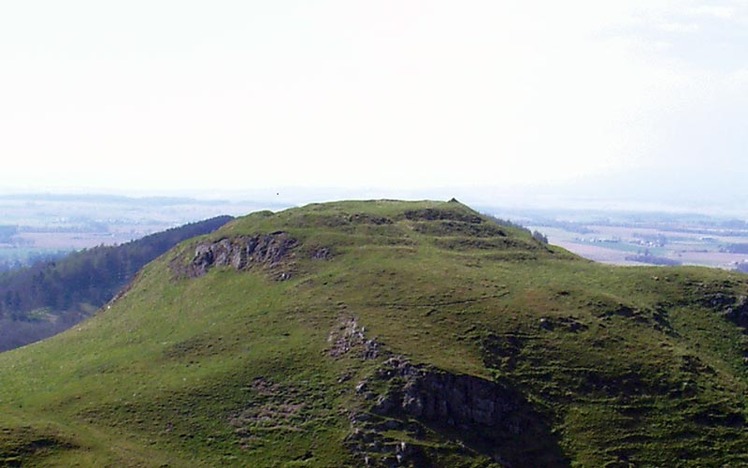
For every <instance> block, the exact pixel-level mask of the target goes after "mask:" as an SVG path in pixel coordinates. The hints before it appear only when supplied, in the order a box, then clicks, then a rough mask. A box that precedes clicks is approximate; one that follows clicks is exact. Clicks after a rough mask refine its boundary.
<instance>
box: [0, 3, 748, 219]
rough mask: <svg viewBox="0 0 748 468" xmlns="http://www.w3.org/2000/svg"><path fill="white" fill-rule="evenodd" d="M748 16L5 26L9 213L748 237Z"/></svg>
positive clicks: (554, 14) (300, 8) (44, 14)
mask: <svg viewBox="0 0 748 468" xmlns="http://www.w3.org/2000/svg"><path fill="white" fill-rule="evenodd" d="M747 22H748V6H746V5H745V3H744V2H740V1H723V2H703V1H646V2H645V1H630V2H615V3H613V2H593V1H570V2H563V3H559V2H551V1H533V2H490V1H471V2H466V3H464V2H463V3H459V4H457V3H455V2H447V1H413V2H407V3H402V2H395V1H383V2H376V3H373V4H368V3H361V2H343V1H320V2H314V3H304V2H238V1H222V2H217V3H214V4H211V5H210V7H208V6H207V5H206V4H204V3H202V2H194V1H187V2H184V1H181V2H176V1H160V2H155V3H154V2H143V1H134V2H128V3H127V4H113V3H102V2H91V1H72V2H65V3H60V2H52V1H36V2H5V3H4V4H3V5H2V6H0V67H2V72H1V73H0V132H1V137H0V153H1V154H2V155H3V168H2V169H3V170H2V172H1V173H0V188H1V189H2V191H4V192H18V191H22V192H29V191H32V192H33V191H36V192H38V191H44V192H60V191H65V192H70V191H73V192H96V193H101V192H107V193H112V192H114V193H124V194H130V195H153V194H177V193H178V194H182V195H185V194H186V195H192V196H206V197H208V196H210V197H215V196H217V195H225V194H229V195H231V196H232V197H242V196H246V194H248V193H250V194H253V196H255V197H259V196H264V197H266V198H272V197H274V196H276V194H278V196H279V197H283V196H285V197H287V199H288V200H289V201H291V202H293V203H300V202H306V201H315V200H320V199H333V198H379V197H400V198H441V199H445V198H446V197H449V196H458V197H460V198H461V199H464V200H466V201H468V202H479V201H483V202H485V201H487V200H490V201H492V202H496V201H497V200H502V201H505V202H506V203H513V204H525V205H527V204H534V205H536V206H537V205H544V204H547V203H554V204H561V205H563V206H564V207H567V208H568V207H569V205H570V204H575V203H576V204H580V205H584V203H589V201H590V200H594V201H595V202H596V203H597V204H598V205H600V204H603V205H604V206H612V205H615V206H621V205H625V206H628V205H631V206H635V207H660V208H661V207H666V208H668V209H698V210H700V211H704V210H706V209H720V210H724V211H731V212H736V211H737V212H741V213H745V210H744V209H743V208H742V207H741V206H740V205H741V202H742V197H744V196H745V195H746V189H745V188H744V187H745V184H744V183H743V181H744V180H745V177H746V175H748V174H747V173H746V172H747V169H746V166H745V164H743V162H744V149H745V148H746V147H747V146H748V145H747V144H746V143H748V142H747V141H746V138H748V137H746V133H745V131H744V129H745V123H746V117H748V106H746V99H748V98H747V97H746V96H748V69H746V66H745V62H744V60H743V58H744V57H745V56H746V52H748V41H747V40H746V34H745V31H746V27H745V26H746V23H747Z"/></svg>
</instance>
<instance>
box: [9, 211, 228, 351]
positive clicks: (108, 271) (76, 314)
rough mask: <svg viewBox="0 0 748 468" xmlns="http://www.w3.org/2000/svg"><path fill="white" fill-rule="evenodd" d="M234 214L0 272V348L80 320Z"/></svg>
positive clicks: (21, 343) (13, 346)
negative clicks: (160, 260) (176, 249)
mask: <svg viewBox="0 0 748 468" xmlns="http://www.w3.org/2000/svg"><path fill="white" fill-rule="evenodd" d="M231 219H233V218H232V217H231V216H219V217H215V218H211V219H208V220H205V221H201V222H196V223H191V224H187V225H184V226H181V227H177V228H173V229H169V230H167V231H164V232H160V233H156V234H152V235H149V236H146V237H144V238H142V239H138V240H135V241H132V242H128V243H126V244H122V245H117V246H100V247H95V248H92V249H86V250H83V251H80V252H76V253H72V254H70V255H67V256H65V257H63V258H61V259H59V260H57V261H54V262H40V263H37V264H35V265H33V266H31V267H28V268H22V269H18V270H13V271H10V272H7V273H4V274H1V275H0V351H3V350H7V349H12V348H16V347H18V346H22V345H25V344H28V343H31V342H34V341H37V340H40V339H42V338H46V337H48V336H51V335H53V334H55V333H58V332H60V331H62V330H64V329H66V328H69V327H70V326H72V325H74V324H76V323H78V322H80V321H81V320H82V319H84V318H86V317H88V316H90V315H91V314H92V313H93V312H95V311H96V310H97V309H98V308H100V307H102V306H103V305H104V304H105V303H106V302H108V301H109V300H111V299H112V298H113V297H114V295H115V294H117V292H118V291H120V290H121V289H122V288H123V287H124V286H125V285H127V283H129V282H130V281H131V280H132V279H133V277H134V276H135V273H137V272H138V270H140V269H141V268H142V267H143V266H144V265H145V264H147V263H148V262H150V261H152V260H154V259H155V258H156V257H158V256H159V255H161V254H163V253H164V252H166V251H167V250H169V249H170V248H172V247H174V246H175V245H176V244H178V243H179V242H182V241H184V240H186V239H189V238H191V237H194V236H199V235H203V234H208V233H210V232H213V231H215V230H216V229H218V228H219V227H221V226H222V225H224V224H226V223H227V222H228V221H230V220H231Z"/></svg>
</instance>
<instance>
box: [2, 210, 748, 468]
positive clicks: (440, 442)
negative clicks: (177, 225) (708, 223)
mask: <svg viewBox="0 0 748 468" xmlns="http://www.w3.org/2000/svg"><path fill="white" fill-rule="evenodd" d="M746 326H748V277H746V276H745V275H742V274H738V273H732V272H727V271H720V270H713V269H706V268H697V267H672V268H661V267H654V266H642V267H627V268H624V267H612V266H607V265H600V264H595V263H593V262H591V261H587V260H584V259H581V258H580V257H577V256H575V255H573V254H571V253H569V252H568V251H565V250H564V249H561V248H559V247H555V246H552V245H547V244H545V243H544V242H543V239H541V238H540V236H537V238H533V236H532V234H531V233H529V232H527V231H525V230H523V229H519V228H517V227H514V226H509V225H501V224H498V223H496V222H494V221H492V220H491V219H489V218H487V217H485V216H482V215H480V214H479V213H477V212H476V211H474V210H472V209H470V208H469V207H467V206H465V205H463V204H461V203H459V202H457V201H450V202H432V201H422V202H399V201H389V200H383V201H370V202H337V203H326V204H314V205H309V206H305V207H301V208H294V209H289V210H286V211H281V212H278V213H271V212H259V213H254V214H251V215H249V216H246V217H243V218H239V219H236V220H234V221H232V222H230V223H228V224H226V225H225V226H223V227H222V228H221V229H219V230H218V231H216V232H214V233H212V234H209V235H207V236H202V237H199V238H192V239H189V240H187V241H185V242H183V243H181V244H179V245H178V246H176V247H175V248H174V249H172V250H170V251H169V252H168V253H166V254H165V255H162V256H160V257H159V258H158V259H156V260H155V261H153V262H151V263H150V264H148V265H147V266H146V267H144V268H143V269H142V270H141V271H140V273H138V274H137V275H136V278H135V280H134V281H133V282H132V285H131V287H130V288H129V289H128V290H127V291H126V292H124V293H123V294H121V295H119V296H118V298H117V299H116V300H115V301H113V302H112V303H111V307H108V308H105V309H102V310H101V311H100V312H99V313H97V314H95V315H94V316H93V317H91V318H89V319H88V320H86V321H84V322H83V323H80V324H78V325H76V326H75V327H74V328H73V329H70V330H68V331H66V332H64V333H61V334H60V335H58V336H55V337H52V338H50V339H48V340H44V341H42V342H40V343H35V344H33V345H31V346H26V347H24V348H21V349H16V350H12V351H9V352H6V353H2V354H0V369H2V370H3V374H2V378H1V379H0V414H2V415H3V417H2V418H0V465H10V466H19V465H20V466H27V465H28V466H36V465H45V466H71V465H72V466H75V465H79V466H180V467H181V466H251V467H255V466H256V467H271V466H288V467H299V466H306V467H358V466H376V467H397V466H406V467H525V466H528V467H536V466H543V467H546V466H580V467H602V466H607V467H628V466H663V467H671V466H678V467H682V466H693V467H697V466H698V467H701V466H748V430H747V429H748V426H747V425H746V420H747V419H748V410H747V409H746V403H747V402H746V395H747V394H748V359H747V358H748V335H746V328H745V327H746Z"/></svg>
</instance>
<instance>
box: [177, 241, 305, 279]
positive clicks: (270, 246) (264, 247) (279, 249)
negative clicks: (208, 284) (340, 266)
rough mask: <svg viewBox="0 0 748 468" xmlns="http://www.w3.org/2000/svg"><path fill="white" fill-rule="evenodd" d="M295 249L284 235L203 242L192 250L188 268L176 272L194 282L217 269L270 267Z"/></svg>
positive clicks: (282, 276) (282, 275) (293, 244)
mask: <svg viewBox="0 0 748 468" xmlns="http://www.w3.org/2000/svg"><path fill="white" fill-rule="evenodd" d="M297 245H298V242H297V241H296V240H295V239H293V238H292V237H290V236H289V235H288V234H287V233H285V232H274V233H272V234H263V235H255V236H238V237H233V238H224V239H221V240H218V241H210V242H203V243H201V244H198V246H197V247H196V248H195V254H194V257H193V258H192V260H191V261H190V262H189V264H187V265H186V266H183V267H182V268H179V269H180V270H182V271H180V273H182V274H183V275H185V276H187V277H190V278H197V277H200V276H203V275H205V274H206V273H207V272H208V271H209V270H210V269H211V268H213V267H217V266H218V267H221V266H223V267H232V268H234V269H236V270H247V269H249V268H251V267H252V266H256V265H262V266H268V267H272V266H276V265H278V264H280V263H281V262H282V261H284V260H286V259H287V258H288V257H289V256H290V255H291V252H292V250H293V249H294V247H296V246H297ZM287 275H288V274H287V273H281V276H280V279H287Z"/></svg>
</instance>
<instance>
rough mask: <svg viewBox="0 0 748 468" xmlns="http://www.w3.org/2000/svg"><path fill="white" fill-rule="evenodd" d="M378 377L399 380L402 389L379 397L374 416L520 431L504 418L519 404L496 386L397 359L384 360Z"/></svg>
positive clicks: (501, 387) (399, 388) (391, 390)
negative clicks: (394, 415) (395, 416)
mask: <svg viewBox="0 0 748 468" xmlns="http://www.w3.org/2000/svg"><path fill="white" fill-rule="evenodd" d="M379 374H380V375H379V377H381V378H384V379H388V380H390V379H395V378H400V379H401V380H402V382H403V385H402V386H401V387H400V386H396V387H394V388H391V389H390V391H389V392H388V393H387V394H386V395H383V396H381V397H380V398H379V399H378V400H377V403H376V405H375V406H374V408H373V410H374V412H375V413H379V414H385V415H390V414H402V413H405V414H407V415H409V416H412V417H414V418H418V419H422V420H425V421H433V422H438V423H442V424H447V425H450V426H457V427H459V428H465V427H471V426H475V425H479V426H485V427H486V428H490V427H496V426H502V427H503V428H504V429H507V430H508V431H509V432H511V433H514V434H516V433H518V432H519V431H520V428H519V426H518V425H517V424H516V422H511V421H509V419H510V418H508V416H509V415H510V414H512V413H514V412H516V411H517V409H518V407H519V402H518V401H517V399H516V397H515V395H514V392H512V391H510V390H508V389H506V388H504V387H503V386H501V385H499V384H497V383H494V382H491V381H488V380H484V379H481V378H478V377H473V376H470V375H455V374H451V373H449V372H446V371H442V370H438V369H428V368H424V367H418V366H414V365H412V364H410V363H408V362H407V361H405V360H403V359H401V358H390V359H388V360H387V361H386V362H385V363H384V365H383V367H382V369H380V371H379Z"/></svg>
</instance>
